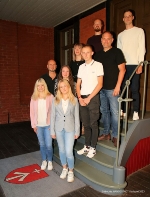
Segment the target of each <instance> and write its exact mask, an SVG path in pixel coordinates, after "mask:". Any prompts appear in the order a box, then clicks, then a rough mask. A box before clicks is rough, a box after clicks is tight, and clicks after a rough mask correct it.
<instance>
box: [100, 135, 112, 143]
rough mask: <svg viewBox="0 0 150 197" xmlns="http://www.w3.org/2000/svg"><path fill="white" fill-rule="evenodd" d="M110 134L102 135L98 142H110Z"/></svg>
mask: <svg viewBox="0 0 150 197" xmlns="http://www.w3.org/2000/svg"><path fill="white" fill-rule="evenodd" d="M110 138H111V137H110V134H108V135H104V134H102V135H101V136H99V137H98V141H100V140H110Z"/></svg>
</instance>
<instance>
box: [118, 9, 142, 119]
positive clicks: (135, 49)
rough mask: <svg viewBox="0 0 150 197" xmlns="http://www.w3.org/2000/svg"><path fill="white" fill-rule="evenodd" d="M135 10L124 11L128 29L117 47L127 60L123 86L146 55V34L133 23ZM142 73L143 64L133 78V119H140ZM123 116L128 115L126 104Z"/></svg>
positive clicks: (121, 36)
mask: <svg viewBox="0 0 150 197" xmlns="http://www.w3.org/2000/svg"><path fill="white" fill-rule="evenodd" d="M133 20H134V11H133V10H131V9H128V10H126V11H125V12H124V17H123V21H124V23H125V27H126V29H125V30H124V31H123V32H121V33H120V34H119V35H118V40H117V47H118V48H119V49H121V50H122V52H123V53H124V56H125V60H126V74H125V78H124V82H123V87H124V86H125V82H126V80H127V79H129V78H130V76H131V75H132V73H133V71H134V70H135V68H136V67H137V65H138V64H140V62H141V61H144V55H145V35H144V31H143V29H141V28H138V27H135V26H134V25H133ZM141 73H142V65H140V67H138V69H137V71H136V73H135V74H134V76H133V78H132V79H131V92H132V98H133V120H138V119H139V115H138V113H139V107H140V103H139V83H140V74H141ZM122 108H123V109H122V110H123V114H122V115H123V116H126V113H124V112H125V109H124V108H125V106H124V105H123V106H122Z"/></svg>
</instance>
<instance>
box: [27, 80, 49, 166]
mask: <svg viewBox="0 0 150 197" xmlns="http://www.w3.org/2000/svg"><path fill="white" fill-rule="evenodd" d="M52 99H53V95H52V94H51V93H50V92H49V91H48V88H47V85H46V83H45V81H44V79H42V78H40V79H38V80H37V81H36V83H35V86H34V92H33V94H32V96H31V101H30V119H31V127H32V128H33V130H34V132H35V133H36V134H37V137H38V141H39V144H40V152H41V156H42V165H41V170H45V169H46V167H47V166H48V168H47V169H48V170H52V169H53V165H52V156H53V148H52V138H51V135H50V114H51V106H52Z"/></svg>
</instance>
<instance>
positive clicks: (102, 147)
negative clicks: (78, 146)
mask: <svg viewBox="0 0 150 197" xmlns="http://www.w3.org/2000/svg"><path fill="white" fill-rule="evenodd" d="M77 141H78V142H80V143H82V144H83V145H84V144H85V137H84V135H82V136H80V138H78V140H77ZM96 149H97V150H99V151H101V152H103V153H105V154H107V155H109V156H111V157H114V158H115V157H116V150H117V148H116V147H115V146H114V144H113V143H112V141H111V140H102V141H98V142H97V146H96Z"/></svg>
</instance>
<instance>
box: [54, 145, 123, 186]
mask: <svg viewBox="0 0 150 197" xmlns="http://www.w3.org/2000/svg"><path fill="white" fill-rule="evenodd" d="M54 155H55V156H56V157H57V158H59V151H58V147H55V149H54ZM74 171H76V172H78V173H80V174H81V175H82V176H84V177H86V178H87V179H89V180H90V181H92V182H93V183H96V184H97V185H101V186H104V187H108V188H112V189H124V188H125V187H126V184H127V183H126V182H125V183H124V184H116V183H114V182H113V181H112V176H111V175H108V174H106V173H104V172H102V171H100V170H97V169H96V168H94V167H93V166H90V165H89V164H87V163H85V162H84V161H81V160H80V159H78V158H75V167H74Z"/></svg>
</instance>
